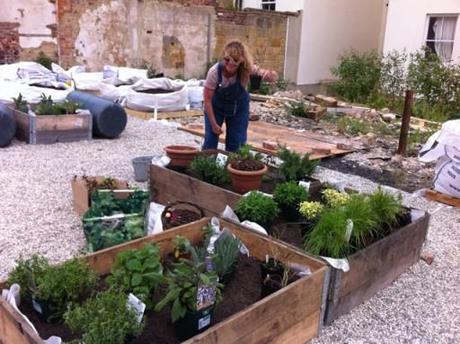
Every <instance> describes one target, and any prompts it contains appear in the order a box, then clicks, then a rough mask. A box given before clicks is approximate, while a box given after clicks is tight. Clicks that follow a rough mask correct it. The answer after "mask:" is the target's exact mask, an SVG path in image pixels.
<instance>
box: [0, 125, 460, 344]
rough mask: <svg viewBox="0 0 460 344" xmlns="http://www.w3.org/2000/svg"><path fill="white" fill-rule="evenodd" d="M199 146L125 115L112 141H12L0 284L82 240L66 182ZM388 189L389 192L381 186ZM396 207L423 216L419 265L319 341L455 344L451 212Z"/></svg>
mask: <svg viewBox="0 0 460 344" xmlns="http://www.w3.org/2000/svg"><path fill="white" fill-rule="evenodd" d="M200 141H201V140H200V139H196V138H195V137H193V136H191V135H188V134H186V133H184V132H180V131H177V130H176V129H175V128H173V127H170V126H165V125H162V124H160V123H156V122H153V121H150V122H145V121H141V120H138V119H136V118H132V117H130V119H129V123H128V126H127V129H126V130H125V131H124V132H123V134H122V135H121V137H120V138H119V139H117V140H93V141H82V142H76V143H67V144H63V143H59V144H53V145H37V146H32V145H26V144H23V143H19V142H14V143H13V145H11V146H10V147H8V148H4V149H1V150H0V166H1V170H0V185H1V197H0V262H1V264H0V279H4V278H6V276H7V274H8V272H9V271H10V270H11V269H12V268H13V266H14V261H15V260H16V259H17V258H18V257H19V256H20V255H24V256H29V255H31V254H32V253H39V254H43V255H45V256H47V257H48V258H49V259H50V260H51V261H53V262H58V261H63V260H66V259H68V258H69V257H71V256H73V255H75V254H76V253H78V252H79V251H80V250H81V249H82V248H83V247H84V246H85V240H84V236H83V231H82V229H81V225H80V221H79V218H78V216H77V215H76V214H75V213H74V212H73V210H72V193H71V188H70V180H71V179H72V177H73V176H74V175H81V174H86V175H110V176H114V177H119V178H123V179H127V180H128V181H129V182H131V183H132V184H136V185H139V186H141V187H147V185H146V183H134V179H133V170H132V165H131V159H132V158H133V157H136V156H141V155H153V154H161V152H162V147H163V146H165V145H167V144H172V143H187V144H192V143H193V144H194V145H196V146H198V145H199V143H200ZM316 177H318V178H320V179H322V180H328V181H334V180H335V181H342V182H345V183H346V184H347V186H350V187H353V188H355V189H358V190H360V191H371V190H373V189H375V187H376V184H375V183H373V182H370V181H368V180H366V179H364V178H361V177H356V176H350V175H345V174H342V173H340V172H336V171H332V170H327V169H324V168H319V170H318V172H317V175H316ZM386 189H388V190H392V191H395V192H396V191H397V190H395V189H391V188H386ZM403 195H404V202H405V204H406V205H410V206H413V207H416V208H419V209H423V210H427V211H429V212H430V213H431V214H432V218H431V224H430V229H429V232H428V238H427V242H426V245H425V248H424V250H426V251H428V252H431V253H433V254H434V255H435V259H434V262H433V264H432V265H430V266H429V265H427V264H426V263H425V262H423V261H420V262H418V263H417V264H415V265H414V266H413V267H411V268H410V269H409V270H408V271H406V272H405V273H404V274H403V275H401V276H400V278H399V279H398V280H397V281H395V282H394V283H393V284H392V285H390V286H389V287H387V288H386V289H384V290H382V291H380V292H379V293H377V294H376V295H375V296H374V297H373V298H372V299H371V300H369V301H368V302H366V303H364V304H362V305H361V306H358V307H357V308H355V309H354V310H353V311H352V312H350V313H349V314H347V315H344V316H342V317H341V318H339V319H338V320H336V321H335V322H334V323H333V324H332V326H329V327H327V328H325V329H324V330H323V332H322V334H321V336H320V337H319V338H317V339H316V340H314V341H313V343H315V344H319V343H458V342H459V341H460V318H459V314H460V296H459V293H458V290H459V289H460V270H459V268H458V267H459V265H460V231H459V228H460V209H454V208H451V207H448V206H444V205H440V204H439V203H435V202H429V201H427V200H425V199H423V198H420V197H418V196H416V195H413V194H407V193H403Z"/></svg>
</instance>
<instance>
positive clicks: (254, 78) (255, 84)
mask: <svg viewBox="0 0 460 344" xmlns="http://www.w3.org/2000/svg"><path fill="white" fill-rule="evenodd" d="M249 81H250V85H251V91H258V90H259V89H260V83H261V81H262V77H261V76H260V75H257V74H251V75H250V76H249Z"/></svg>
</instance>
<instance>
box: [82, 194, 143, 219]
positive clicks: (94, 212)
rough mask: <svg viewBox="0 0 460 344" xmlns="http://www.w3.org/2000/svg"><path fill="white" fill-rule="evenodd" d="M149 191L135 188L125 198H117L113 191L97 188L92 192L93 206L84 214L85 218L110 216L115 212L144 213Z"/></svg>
mask: <svg viewBox="0 0 460 344" xmlns="http://www.w3.org/2000/svg"><path fill="white" fill-rule="evenodd" d="M148 198H149V193H148V192H147V191H142V190H135V191H134V192H133V193H131V194H130V195H129V197H127V198H124V199H116V198H115V197H114V194H113V192H106V191H99V190H96V191H95V192H93V193H92V194H91V208H90V209H88V211H87V212H86V213H85V215H84V216H83V218H84V219H87V218H93V217H101V216H110V215H115V214H120V213H122V214H135V213H143V212H144V211H145V208H146V206H147V205H146V202H147V201H148Z"/></svg>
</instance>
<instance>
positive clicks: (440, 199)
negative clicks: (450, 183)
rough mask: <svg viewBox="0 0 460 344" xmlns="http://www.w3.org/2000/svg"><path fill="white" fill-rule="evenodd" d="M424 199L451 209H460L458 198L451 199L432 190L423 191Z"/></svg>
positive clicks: (459, 199)
mask: <svg viewBox="0 0 460 344" xmlns="http://www.w3.org/2000/svg"><path fill="white" fill-rule="evenodd" d="M425 197H426V198H428V199H430V200H432V201H436V202H441V203H444V204H448V205H451V206H453V207H460V198H456V197H452V196H449V195H446V194H443V193H441V192H439V191H436V190H434V189H429V190H426V191H425Z"/></svg>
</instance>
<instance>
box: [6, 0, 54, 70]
mask: <svg viewBox="0 0 460 344" xmlns="http://www.w3.org/2000/svg"><path fill="white" fill-rule="evenodd" d="M0 22H9V23H17V24H18V25H17V27H12V28H11V30H12V31H11V32H8V31H7V29H6V26H3V28H2V30H1V31H0V40H2V41H5V40H8V39H9V38H8V37H10V38H11V37H12V36H15V35H16V33H17V34H18V37H19V47H20V49H19V51H18V52H19V54H18V56H17V59H22V60H31V59H35V58H36V56H37V55H38V53H39V52H40V51H43V52H45V53H46V54H47V55H48V56H50V57H51V58H53V59H57V41H56V36H55V33H56V32H55V28H56V16H55V5H54V1H46V0H15V1H9V2H8V4H7V5H6V4H2V6H1V10H0ZM1 49H2V48H1V47H0V55H1V54H2V53H1ZM3 62H12V61H2V60H1V57H0V63H3Z"/></svg>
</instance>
